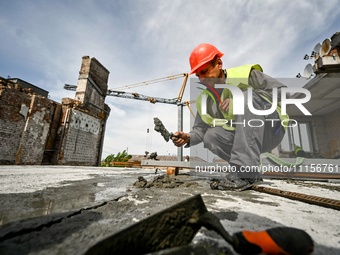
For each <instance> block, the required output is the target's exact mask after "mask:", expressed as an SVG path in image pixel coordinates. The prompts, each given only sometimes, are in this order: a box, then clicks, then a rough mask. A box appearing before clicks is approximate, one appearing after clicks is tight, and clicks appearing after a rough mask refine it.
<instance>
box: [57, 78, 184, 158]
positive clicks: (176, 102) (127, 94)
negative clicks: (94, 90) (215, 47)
mask: <svg viewBox="0 0 340 255" xmlns="http://www.w3.org/2000/svg"><path fill="white" fill-rule="evenodd" d="M181 77H184V80H183V83H182V86H181V88H180V91H179V93H178V96H177V97H176V98H172V99H168V98H161V97H151V96H146V95H142V94H139V93H135V92H126V91H121V89H131V88H135V87H139V86H145V85H150V84H153V83H159V82H163V81H169V80H174V79H178V78H181ZM188 77H189V74H187V73H181V74H176V75H171V76H166V77H163V78H158V79H154V80H149V81H144V82H139V83H135V84H130V85H125V86H122V87H118V88H116V89H115V90H112V89H108V90H107V92H106V94H107V95H108V96H114V97H121V98H127V99H135V100H142V101H148V102H150V103H153V104H155V103H163V104H173V105H177V106H178V127H177V129H178V131H182V130H183V105H186V106H188V102H189V101H188V102H182V98H183V94H184V91H185V87H186V84H187V81H188ZM64 89H66V90H71V91H76V90H77V86H76V85H70V84H65V85H64ZM188 108H189V109H190V107H189V106H188ZM177 160H178V161H182V160H183V148H182V147H178V149H177Z"/></svg>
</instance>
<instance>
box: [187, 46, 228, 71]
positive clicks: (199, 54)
mask: <svg viewBox="0 0 340 255" xmlns="http://www.w3.org/2000/svg"><path fill="white" fill-rule="evenodd" d="M216 55H218V56H219V57H220V58H221V57H223V55H224V54H223V53H222V52H220V51H219V50H218V49H217V48H216V47H215V46H214V45H211V44H209V43H202V44H199V45H198V46H197V47H196V48H195V49H194V50H193V51H192V52H191V55H190V58H189V62H190V67H191V71H190V74H193V73H195V72H196V71H197V69H198V68H200V67H201V66H203V65H204V64H206V63H208V62H209V61H211V60H213V59H214V57H215V56H216Z"/></svg>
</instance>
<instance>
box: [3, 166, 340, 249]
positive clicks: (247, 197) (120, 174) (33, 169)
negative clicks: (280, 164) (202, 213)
mask: <svg viewBox="0 0 340 255" xmlns="http://www.w3.org/2000/svg"><path fill="white" fill-rule="evenodd" d="M163 174H165V171H164V170H160V171H158V172H157V176H159V175H163ZM139 176H143V177H144V178H145V179H146V180H148V181H151V180H153V179H154V178H155V176H156V175H155V169H154V168H149V169H135V168H134V169H132V168H112V167H111V168H109V167H105V168H100V167H73V166H72V167H71V166H0V203H1V209H0V254H84V253H85V252H86V251H87V250H88V249H89V248H90V247H91V246H93V245H94V244H96V243H97V242H99V241H100V240H103V239H104V238H106V237H108V236H110V235H112V234H113V233H115V232H117V231H119V230H122V229H124V228H126V227H127V226H130V225H131V224H134V223H136V222H139V221H141V220H143V219H145V218H147V217H149V216H151V215H153V214H155V213H157V212H160V211H162V210H163V209H166V208H169V207H170V206H173V205H175V204H177V203H179V202H181V201H183V200H185V199H187V198H190V197H192V196H194V195H196V194H201V196H202V198H203V201H204V203H205V205H206V207H207V209H208V210H209V211H210V212H212V213H214V214H215V215H216V216H217V217H218V218H219V219H220V220H221V223H222V225H223V226H224V228H225V229H226V230H227V231H228V232H229V233H236V232H239V231H243V230H246V229H248V230H254V231H260V230H264V229H269V228H273V227H277V226H287V227H295V228H299V229H302V230H305V231H306V232H307V233H308V234H309V235H310V236H311V237H312V238H313V240H314V242H315V251H314V253H313V254H325V255H326V254H327V255H329V254H340V220H339V219H340V211H339V210H336V209H332V208H326V207H323V206H318V205H313V204H308V203H305V202H300V201H296V200H292V199H288V198H284V197H280V196H275V195H270V194H266V193H261V192H258V191H255V190H246V191H243V192H234V191H219V190H212V189H210V186H209V179H210V178H211V177H212V176H210V175H209V174H207V175H206V176H202V175H200V176H197V175H195V174H189V173H188V171H180V175H178V176H174V177H172V178H175V179H174V180H176V181H175V184H176V185H164V186H153V187H150V188H137V187H136V186H134V185H133V184H134V183H135V182H136V181H137V178H138V177H139ZM260 186H261V187H271V188H275V189H281V190H285V191H291V192H299V193H303V194H306V195H313V196H319V197H323V198H329V199H335V200H340V183H339V182H336V181H333V182H332V183H330V182H327V181H323V182H315V181H298V180H278V179H268V178H266V179H264V182H263V184H261V185H260ZM207 241H209V242H210V243H214V245H216V247H219V248H221V249H223V251H224V253H225V254H237V253H235V252H234V251H233V248H232V247H231V246H230V245H229V244H228V243H227V242H226V241H224V239H223V238H222V237H220V236H219V235H218V234H217V233H215V232H213V231H208V230H206V229H205V228H201V229H200V231H199V232H198V233H197V234H196V236H195V237H194V239H193V241H192V243H193V244H198V243H202V242H207ZM210 254H214V253H210Z"/></svg>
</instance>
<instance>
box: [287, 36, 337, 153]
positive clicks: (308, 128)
mask: <svg viewBox="0 0 340 255" xmlns="http://www.w3.org/2000/svg"><path fill="white" fill-rule="evenodd" d="M311 59H312V61H313V63H312V64H308V65H307V66H306V68H305V71H304V74H303V77H304V78H307V79H309V78H310V77H311V76H313V77H312V78H311V79H309V81H308V82H307V83H306V84H305V86H304V88H305V89H307V90H308V91H310V94H311V98H310V100H309V101H308V102H306V103H304V106H305V108H306V109H308V111H309V112H310V113H311V115H308V116H306V115H305V114H304V113H302V112H301V111H300V110H299V109H298V108H297V107H296V106H295V105H290V106H288V108H287V111H288V114H289V116H290V118H291V119H294V120H296V122H297V123H298V124H297V125H296V126H294V127H293V128H288V129H287V130H288V132H287V134H286V136H285V138H284V141H283V142H282V144H281V151H280V156H281V157H290V156H292V153H291V152H292V151H294V146H295V145H297V146H300V147H301V148H302V149H303V150H304V151H305V152H306V157H308V158H328V159H330V158H333V157H334V156H335V153H336V151H339V150H340V135H339V130H340V101H339V98H340V33H339V32H337V33H335V34H333V35H332V36H331V37H330V38H326V39H325V40H324V41H323V42H322V43H318V44H316V46H315V47H314V49H313V51H312V54H311ZM305 96H306V95H305V94H300V93H297V94H295V95H293V98H304V97H305Z"/></svg>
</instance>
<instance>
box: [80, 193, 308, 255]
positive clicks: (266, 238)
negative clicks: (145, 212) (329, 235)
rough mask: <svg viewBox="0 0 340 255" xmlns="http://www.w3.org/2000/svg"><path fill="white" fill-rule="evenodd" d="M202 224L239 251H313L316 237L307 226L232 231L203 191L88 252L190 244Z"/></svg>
mask: <svg viewBox="0 0 340 255" xmlns="http://www.w3.org/2000/svg"><path fill="white" fill-rule="evenodd" d="M201 227H205V228H207V229H208V230H213V231H215V232H217V233H218V234H220V235H221V236H222V237H223V239H224V240H225V241H227V242H228V243H229V244H230V245H231V246H232V247H233V249H234V250H235V251H236V252H237V253H239V254H248V255H249V254H272V255H274V254H277V255H279V254H280V255H295V254H299V255H302V254H311V253H312V252H313V248H314V246H313V240H312V238H311V237H310V236H309V235H308V234H307V233H306V232H305V231H303V230H301V229H297V228H290V227H276V228H271V229H268V230H264V231H260V232H254V231H248V230H244V231H242V232H238V233H235V234H233V235H230V234H229V233H228V232H227V231H226V230H225V229H224V227H223V225H222V224H221V222H220V220H219V219H218V218H217V216H215V215H214V214H212V213H211V212H209V211H208V210H207V208H206V206H205V204H204V202H203V199H202V197H201V195H195V196H193V197H191V198H189V199H186V200H184V201H182V202H180V203H178V204H175V205H173V206H171V207H169V208H167V209H165V210H163V211H160V212H158V213H156V214H154V215H152V216H150V217H148V218H146V219H144V220H141V221H140V222H138V223H135V224H133V225H131V226H129V227H127V228H125V229H123V230H121V231H119V232H117V233H114V234H113V235H111V236H109V237H107V238H105V239H104V240H102V241H100V242H98V243H97V244H95V245H94V246H92V247H91V248H90V249H89V250H88V251H87V252H86V253H85V254H86V255H92V254H102V255H104V254H146V253H152V252H157V251H161V250H164V249H169V248H173V247H179V246H183V245H188V244H189V243H190V242H191V241H192V239H193V238H194V236H195V235H196V233H197V232H198V231H199V229H200V228H201Z"/></svg>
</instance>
